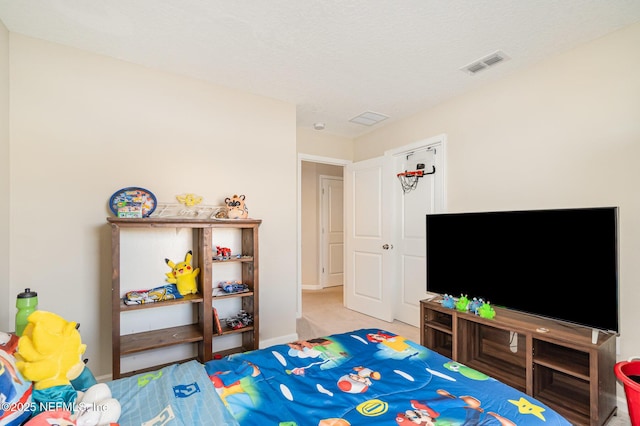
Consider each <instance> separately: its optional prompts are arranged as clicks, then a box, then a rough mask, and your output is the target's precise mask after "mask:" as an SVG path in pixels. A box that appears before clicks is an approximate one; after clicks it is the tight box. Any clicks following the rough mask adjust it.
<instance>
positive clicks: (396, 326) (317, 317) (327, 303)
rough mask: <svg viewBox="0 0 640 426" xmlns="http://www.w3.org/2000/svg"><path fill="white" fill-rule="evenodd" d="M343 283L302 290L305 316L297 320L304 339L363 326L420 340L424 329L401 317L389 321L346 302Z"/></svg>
mask: <svg viewBox="0 0 640 426" xmlns="http://www.w3.org/2000/svg"><path fill="white" fill-rule="evenodd" d="M342 290H343V289H342V286H336V287H327V288H325V289H322V290H309V291H303V292H302V318H300V319H299V320H298V322H297V333H298V337H299V338H300V339H309V338H313V337H318V336H326V335H328V334H334V333H344V332H347V331H351V330H357V329H360V328H380V329H381V330H386V331H390V332H392V333H395V334H400V335H402V336H404V337H406V338H408V339H411V340H413V341H414V342H417V343H420V329H419V328H418V327H413V326H411V325H409V324H405V323H403V322H400V321H394V322H386V321H382V320H379V319H376V318H373V317H370V316H368V315H364V314H361V313H359V312H356V311H352V310H350V309H347V308H345V307H344V306H343V302H342Z"/></svg>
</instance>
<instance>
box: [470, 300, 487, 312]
mask: <svg viewBox="0 0 640 426" xmlns="http://www.w3.org/2000/svg"><path fill="white" fill-rule="evenodd" d="M483 304H484V300H483V299H482V298H479V299H478V298H477V297H474V298H473V299H472V300H471V302H470V303H469V312H471V313H473V314H475V315H478V309H480V307H481V306H482V305H483Z"/></svg>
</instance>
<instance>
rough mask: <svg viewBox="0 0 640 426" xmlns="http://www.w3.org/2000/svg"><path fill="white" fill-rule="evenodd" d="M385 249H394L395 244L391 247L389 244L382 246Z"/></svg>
mask: <svg viewBox="0 0 640 426" xmlns="http://www.w3.org/2000/svg"><path fill="white" fill-rule="evenodd" d="M382 248H383V249H385V250H389V249H393V244H391V245H389V244H385V245H383V246H382Z"/></svg>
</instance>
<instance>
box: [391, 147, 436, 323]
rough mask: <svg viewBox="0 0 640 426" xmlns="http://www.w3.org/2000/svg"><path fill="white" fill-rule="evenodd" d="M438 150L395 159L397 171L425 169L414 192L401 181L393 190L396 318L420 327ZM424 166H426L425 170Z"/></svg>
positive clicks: (406, 153)
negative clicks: (428, 219) (428, 222)
mask: <svg viewBox="0 0 640 426" xmlns="http://www.w3.org/2000/svg"><path fill="white" fill-rule="evenodd" d="M439 151H440V149H439V148H438V147H433V146H431V147H429V148H428V149H424V148H423V149H419V150H415V151H409V152H402V153H399V154H397V155H394V156H393V162H394V167H395V170H396V171H398V172H399V171H404V170H418V169H420V170H423V172H425V173H432V172H435V173H433V174H427V175H425V176H424V177H421V178H418V182H417V185H416V187H415V188H414V189H412V190H410V191H408V192H406V193H405V192H403V190H402V189H401V185H400V182H399V181H398V182H397V183H396V185H397V186H398V188H397V189H398V190H396V191H394V200H395V201H394V202H393V205H394V206H395V208H396V209H398V214H397V216H396V217H397V220H396V221H395V226H394V235H395V241H396V247H395V255H396V261H397V268H396V277H395V280H394V282H395V283H396V285H397V290H396V306H395V315H394V318H395V319H397V320H399V321H402V322H404V323H407V324H411V325H413V326H415V327H419V326H420V300H422V299H425V298H426V297H427V296H428V295H427V290H426V282H427V275H426V262H425V260H426V215H427V214H428V213H434V212H436V211H439V210H440V204H441V203H440V197H439V195H440V193H441V187H440V186H439V184H440V179H441V177H442V176H443V169H442V167H441V166H442V165H441V164H439V163H438V162H437V160H438V158H439V154H440V152H439ZM422 167H424V168H423V169H422Z"/></svg>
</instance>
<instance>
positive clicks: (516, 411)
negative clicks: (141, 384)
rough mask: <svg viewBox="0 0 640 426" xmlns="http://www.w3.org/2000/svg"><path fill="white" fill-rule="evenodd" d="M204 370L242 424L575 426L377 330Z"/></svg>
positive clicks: (292, 345)
mask: <svg viewBox="0 0 640 426" xmlns="http://www.w3.org/2000/svg"><path fill="white" fill-rule="evenodd" d="M205 369H206V372H207V374H208V375H209V378H210V379H211V382H212V383H213V385H214V388H215V391H216V392H217V394H218V395H219V397H220V399H221V400H222V402H223V403H224V405H225V406H226V407H227V409H228V411H229V412H230V413H231V414H232V415H233V417H234V418H235V419H236V420H237V421H238V423H240V424H241V425H260V426H264V425H278V426H296V425H297V426H308V425H314V426H315V425H322V426H348V425H367V426H369V425H416V424H418V425H432V424H436V425H516V424H517V425H549V426H551V425H570V423H569V422H568V421H567V420H565V419H564V418H562V417H561V416H560V415H559V414H558V413H556V412H554V411H553V410H552V409H551V408H549V407H548V406H546V405H545V404H542V403H541V402H539V401H537V400H536V399H534V398H532V397H530V396H528V395H526V394H524V393H522V392H520V391H518V390H515V389H514V388H511V387H509V386H507V385H505V384H503V383H501V382H499V381H497V380H495V379H492V378H491V377H488V376H486V375H484V374H482V373H480V372H478V371H475V370H473V369H470V368H468V367H465V366H464V365H461V364H458V363H456V362H453V361H451V360H450V359H448V358H446V357H443V356H442V355H440V354H438V353H436V352H434V351H431V350H429V349H427V348H425V347H422V346H420V345H418V344H416V343H414V342H412V341H410V340H407V339H405V338H403V337H402V336H398V335H395V334H393V333H389V332H386V331H381V330H378V329H363V330H356V331H353V332H349V333H343V334H335V335H331V336H327V337H322V338H317V339H312V340H308V341H299V342H293V343H289V344H286V345H276V346H271V347H269V348H265V349H260V350H256V351H252V352H247V353H243V354H236V355H231V356H229V357H226V358H223V359H221V360H215V361H210V362H208V363H206V364H205ZM212 424H216V423H212Z"/></svg>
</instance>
